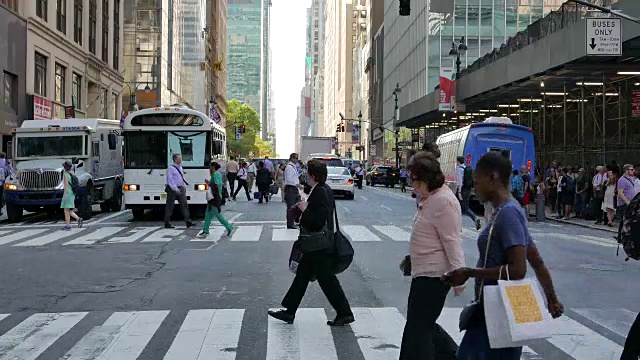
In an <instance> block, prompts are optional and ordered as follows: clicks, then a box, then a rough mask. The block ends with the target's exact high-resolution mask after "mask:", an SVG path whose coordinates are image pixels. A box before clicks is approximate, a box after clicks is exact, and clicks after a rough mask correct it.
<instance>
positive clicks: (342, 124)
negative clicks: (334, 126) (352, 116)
mask: <svg viewBox="0 0 640 360" xmlns="http://www.w3.org/2000/svg"><path fill="white" fill-rule="evenodd" d="M340 131H342V132H345V131H344V121H343V122H341V123H340Z"/></svg>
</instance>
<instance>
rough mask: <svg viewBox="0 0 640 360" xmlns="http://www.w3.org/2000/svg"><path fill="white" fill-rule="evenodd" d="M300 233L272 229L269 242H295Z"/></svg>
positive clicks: (292, 230) (290, 230) (291, 230)
mask: <svg viewBox="0 0 640 360" xmlns="http://www.w3.org/2000/svg"><path fill="white" fill-rule="evenodd" d="M298 234H300V231H299V230H297V229H276V228H274V229H273V233H272V234H271V241H296V240H298Z"/></svg>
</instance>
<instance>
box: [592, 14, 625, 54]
mask: <svg viewBox="0 0 640 360" xmlns="http://www.w3.org/2000/svg"><path fill="white" fill-rule="evenodd" d="M620 20H621V19H620V18H587V37H586V42H587V55H599V56H620V55H622V31H621V30H622V23H621V21H620Z"/></svg>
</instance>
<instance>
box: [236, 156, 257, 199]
mask: <svg viewBox="0 0 640 360" xmlns="http://www.w3.org/2000/svg"><path fill="white" fill-rule="evenodd" d="M247 176H248V172H247V163H246V162H244V161H243V162H242V164H240V169H239V170H238V188H237V189H236V192H235V193H233V196H232V197H231V198H232V199H233V200H234V201H235V200H236V196H238V193H239V192H240V190H242V189H244V192H245V194H246V195H247V201H251V200H253V199H252V198H251V195H249V187H248V185H247Z"/></svg>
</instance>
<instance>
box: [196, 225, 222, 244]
mask: <svg viewBox="0 0 640 360" xmlns="http://www.w3.org/2000/svg"><path fill="white" fill-rule="evenodd" d="M226 233H227V229H225V228H224V227H223V226H211V227H209V236H207V237H206V238H199V237H196V238H193V239H191V240H190V241H193V242H214V243H215V242H218V240H220V238H221V237H222V235H224V234H226Z"/></svg>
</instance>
